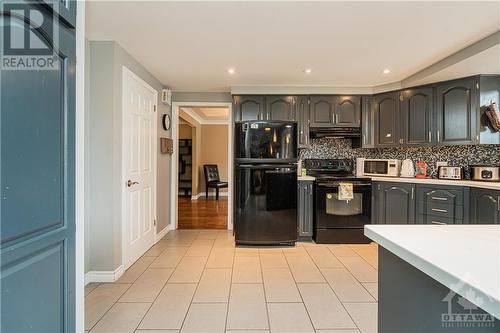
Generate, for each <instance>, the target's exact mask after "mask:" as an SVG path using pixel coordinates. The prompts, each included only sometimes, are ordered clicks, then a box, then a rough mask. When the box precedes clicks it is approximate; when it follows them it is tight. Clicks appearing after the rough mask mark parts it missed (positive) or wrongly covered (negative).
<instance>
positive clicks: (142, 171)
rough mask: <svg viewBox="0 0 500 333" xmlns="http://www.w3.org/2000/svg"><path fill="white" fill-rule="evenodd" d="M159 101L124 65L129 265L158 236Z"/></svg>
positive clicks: (126, 248) (125, 208)
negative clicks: (157, 144)
mask: <svg viewBox="0 0 500 333" xmlns="http://www.w3.org/2000/svg"><path fill="white" fill-rule="evenodd" d="M156 101H157V93H156V91H155V90H154V89H153V88H151V87H150V86H149V85H148V84H147V83H145V82H144V81H142V80H141V79H140V78H138V77H137V76H136V75H134V74H133V73H132V72H130V71H129V70H128V69H126V68H123V112H124V114H123V140H124V147H123V176H124V189H125V190H124V198H123V201H122V202H123V209H122V212H123V221H124V223H123V228H124V229H123V238H124V239H123V240H124V241H123V258H124V259H123V261H124V265H125V269H126V268H128V267H129V266H130V265H131V264H133V263H134V262H135V261H136V260H137V259H138V258H139V257H140V256H141V255H143V254H144V252H146V251H147V250H148V249H149V248H150V247H151V246H152V245H153V244H154V239H155V233H156V227H155V225H156V223H155V220H156V113H155V110H156Z"/></svg>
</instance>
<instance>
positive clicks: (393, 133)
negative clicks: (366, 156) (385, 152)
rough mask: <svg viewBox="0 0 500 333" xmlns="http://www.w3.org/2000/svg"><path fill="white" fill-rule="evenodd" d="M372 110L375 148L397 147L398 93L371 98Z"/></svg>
mask: <svg viewBox="0 0 500 333" xmlns="http://www.w3.org/2000/svg"><path fill="white" fill-rule="evenodd" d="M372 108H373V109H374V112H375V146H376V147H392V146H397V145H399V128H400V126H399V123H400V121H399V120H400V115H399V93H398V92H390V93H384V94H379V95H375V96H373V102H372Z"/></svg>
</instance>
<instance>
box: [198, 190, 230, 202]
mask: <svg viewBox="0 0 500 333" xmlns="http://www.w3.org/2000/svg"><path fill="white" fill-rule="evenodd" d="M208 196H209V197H215V192H209V193H208ZM227 196H229V192H219V197H227ZM202 197H205V192H200V193H198V194H197V195H192V196H191V200H198V199H199V198H202Z"/></svg>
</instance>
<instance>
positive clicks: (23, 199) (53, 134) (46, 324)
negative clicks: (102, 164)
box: [0, 4, 76, 333]
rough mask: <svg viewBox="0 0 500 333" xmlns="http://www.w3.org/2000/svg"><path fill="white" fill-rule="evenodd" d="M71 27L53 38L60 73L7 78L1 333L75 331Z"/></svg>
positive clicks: (1, 130) (0, 155) (0, 127)
mask: <svg viewBox="0 0 500 333" xmlns="http://www.w3.org/2000/svg"><path fill="white" fill-rule="evenodd" d="M30 6H32V7H33V9H36V10H39V11H41V12H49V13H50V11H48V10H47V7H46V6H45V5H43V4H30ZM49 17H50V16H49ZM45 19H46V18H45ZM4 22H7V24H6V26H7V25H8V24H9V22H10V21H9V19H8V18H7V19H5V18H4ZM15 24H16V25H18V26H21V27H22V24H23V23H22V21H21V22H20V23H19V22H16V23H15ZM68 26H69V25H68V24H67V22H60V23H58V27H59V29H57V30H58V34H57V35H55V37H54V38H56V39H55V40H53V41H52V40H48V39H47V40H46V41H45V42H46V43H48V44H50V45H52V44H54V45H56V47H55V49H56V50H57V51H56V55H57V56H56V60H57V61H58V62H59V67H58V69H57V70H17V71H14V70H2V72H1V73H0V75H1V78H0V84H1V96H0V103H1V109H0V110H1V114H0V116H1V117H0V139H1V142H0V162H1V167H0V175H1V179H0V186H1V200H0V217H1V225H0V292H1V294H0V302H1V304H0V309H1V310H0V311H1V321H0V332H9V333H21V332H22V333H24V332H30V333H31V332H40V333H58V332H68V333H69V332H74V327H75V292H74V288H75V203H74V200H75V193H74V192H75V179H74V178H75V65H76V63H75V46H76V42H75V31H74V30H73V29H71V28H68ZM2 29H3V27H0V34H2V35H3V31H2ZM42 35H43V34H42Z"/></svg>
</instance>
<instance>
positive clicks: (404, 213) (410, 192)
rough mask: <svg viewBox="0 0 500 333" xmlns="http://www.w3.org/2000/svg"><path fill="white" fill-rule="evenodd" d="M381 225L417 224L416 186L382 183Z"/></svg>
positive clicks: (380, 192) (379, 195) (379, 219)
mask: <svg viewBox="0 0 500 333" xmlns="http://www.w3.org/2000/svg"><path fill="white" fill-rule="evenodd" d="M377 199H378V209H377V210H378V212H377V214H378V223H379V224H414V223H415V185H414V184H400V183H381V184H380V190H379V193H378V198H377Z"/></svg>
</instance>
